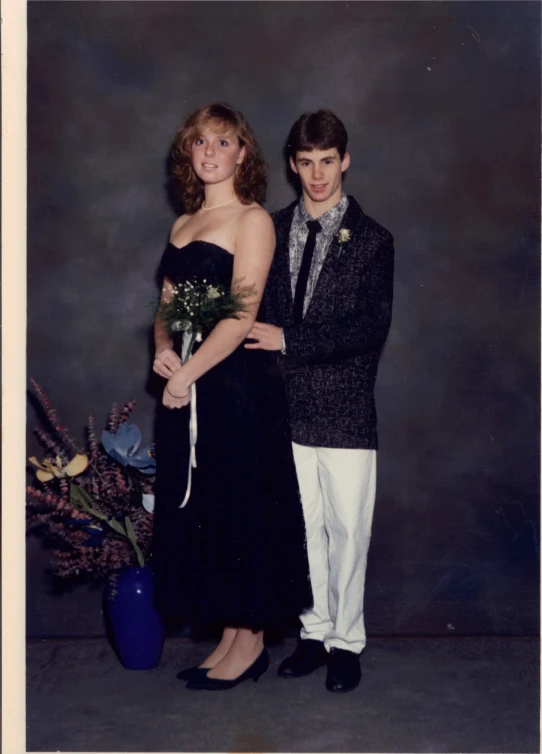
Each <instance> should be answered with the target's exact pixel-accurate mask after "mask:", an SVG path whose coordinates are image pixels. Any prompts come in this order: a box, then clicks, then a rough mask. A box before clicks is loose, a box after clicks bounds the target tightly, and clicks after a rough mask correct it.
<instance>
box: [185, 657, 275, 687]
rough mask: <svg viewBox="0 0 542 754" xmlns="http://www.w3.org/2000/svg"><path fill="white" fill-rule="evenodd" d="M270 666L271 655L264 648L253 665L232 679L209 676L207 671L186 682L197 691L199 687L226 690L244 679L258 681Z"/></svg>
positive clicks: (187, 685)
mask: <svg viewBox="0 0 542 754" xmlns="http://www.w3.org/2000/svg"><path fill="white" fill-rule="evenodd" d="M268 667H269V655H268V653H267V649H264V650H263V651H262V653H261V654H260V655H259V656H258V658H257V659H256V660H255V661H254V662H253V663H252V665H251V666H250V667H249V668H247V669H246V670H245V672H244V673H241V675H239V676H237V678H234V679H233V680H231V681H226V680H223V679H222V678H209V676H208V675H207V671H206V672H205V675H201V676H199V677H198V678H194V679H193V680H191V681H189V682H188V683H187V684H186V688H187V689H192V690H193V691H197V690H199V689H202V690H206V691H225V690H226V689H232V688H233V687H234V686H237V684H239V683H241V682H242V681H247V680H248V679H249V678H252V680H253V681H257V680H258V678H259V677H260V676H261V675H263V674H264V673H265V671H266V670H267V668H268Z"/></svg>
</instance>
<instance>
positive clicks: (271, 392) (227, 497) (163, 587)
mask: <svg viewBox="0 0 542 754" xmlns="http://www.w3.org/2000/svg"><path fill="white" fill-rule="evenodd" d="M161 264H162V268H161V273H162V275H163V276H166V277H167V278H168V279H170V280H171V281H172V282H179V281H181V280H186V279H190V280H192V279H194V277H196V278H198V279H204V278H205V279H206V280H207V282H210V283H222V284H223V285H225V286H226V287H227V288H228V289H229V287H230V285H231V280H232V272H233V255H232V254H230V253H229V252H227V251H226V250H225V249H223V248H222V247H220V246H217V245H216V244H213V243H208V242H205V241H193V242H192V243H190V244H188V245H187V246H184V247H183V248H182V249H178V248H177V247H175V246H173V245H172V244H169V245H168V247H167V249H166V251H165V252H164V255H163V257H162V263H161ZM176 350H177V352H178V353H180V343H179V344H178V346H177V347H176ZM196 390H197V415H198V439H197V445H196V458H197V467H196V468H194V469H193V470H192V490H191V494H190V498H189V500H188V502H187V504H186V506H185V507H184V508H182V509H181V508H179V505H180V504H181V502H182V500H183V497H184V494H185V490H186V484H187V476H188V458H189V433H188V421H189V408H188V407H185V408H182V409H175V410H170V409H166V408H165V407H164V406H163V405H160V406H159V408H158V415H157V423H156V462H157V479H156V502H155V529H154V548H153V552H154V554H153V563H154V565H153V569H154V576H155V600H156V606H157V607H158V609H159V610H160V611H161V612H162V614H163V615H164V616H165V617H166V618H174V619H181V620H187V621H190V622H195V623H200V624H217V623H219V624H221V625H230V626H242V627H248V628H252V629H255V630H256V629H261V628H264V627H266V626H271V625H275V626H276V625H280V624H281V623H284V622H285V621H287V620H288V619H292V618H294V617H295V616H297V615H299V613H300V612H301V611H302V610H303V609H305V608H307V607H310V606H311V604H312V595H311V589H310V580H309V568H308V561H307V553H306V542H305V526H304V522H303V514H302V509H301V501H300V497H299V491H298V485H297V477H296V472H295V466H294V460H293V456H292V448H291V443H290V434H289V425H288V415H287V405H286V398H285V394H284V388H283V384H282V380H281V377H280V374H279V372H278V367H277V363H276V355H274V354H273V353H271V352H268V351H260V350H258V351H250V350H247V349H245V348H244V347H243V346H242V345H241V346H240V347H239V348H237V349H236V350H235V351H234V352H233V353H232V354H231V355H230V356H228V357H227V358H226V359H224V361H222V362H221V363H220V364H217V365H216V366H215V367H213V368H212V369H211V370H210V371H209V372H207V373H206V374H205V375H203V376H202V377H201V378H200V379H199V380H198V381H197V383H196Z"/></svg>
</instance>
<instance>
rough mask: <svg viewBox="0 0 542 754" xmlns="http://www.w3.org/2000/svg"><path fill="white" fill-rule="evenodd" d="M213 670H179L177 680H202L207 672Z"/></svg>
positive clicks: (195, 668)
mask: <svg viewBox="0 0 542 754" xmlns="http://www.w3.org/2000/svg"><path fill="white" fill-rule="evenodd" d="M209 670H211V668H197V667H194V668H185V669H184V670H179V672H178V673H177V678H178V679H179V681H192V680H194V679H195V678H200V677H202V676H204V675H207V672H208V671H209Z"/></svg>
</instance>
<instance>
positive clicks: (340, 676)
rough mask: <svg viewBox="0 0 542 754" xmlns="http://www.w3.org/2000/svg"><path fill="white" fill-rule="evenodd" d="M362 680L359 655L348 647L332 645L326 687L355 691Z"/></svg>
mask: <svg viewBox="0 0 542 754" xmlns="http://www.w3.org/2000/svg"><path fill="white" fill-rule="evenodd" d="M360 680H361V668H360V666H359V655H357V654H355V653H354V652H349V651H348V650H347V649H338V648H337V647H332V649H331V651H330V653H329V665H328V669H327V678H326V689H327V690H328V691H337V692H339V693H345V692H346V691H353V690H354V689H355V688H356V686H357V685H358V684H359V682H360Z"/></svg>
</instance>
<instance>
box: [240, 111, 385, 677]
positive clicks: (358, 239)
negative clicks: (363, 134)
mask: <svg viewBox="0 0 542 754" xmlns="http://www.w3.org/2000/svg"><path fill="white" fill-rule="evenodd" d="M347 140H348V136H347V133H346V130H345V128H344V126H343V124H342V123H341V121H340V120H339V118H337V116H336V115H334V114H333V113H332V112H331V111H330V110H319V111H318V112H316V113H305V114H304V115H302V116H301V117H300V118H299V119H298V120H297V121H296V123H295V124H294V125H293V127H292V130H291V131H290V135H289V139H288V152H289V161H290V167H291V169H292V170H293V172H294V173H295V174H296V175H297V176H298V178H299V181H300V184H301V189H302V198H301V200H300V201H299V202H294V203H293V204H291V205H290V206H289V207H286V209H283V210H280V211H279V212H276V213H275V215H274V218H273V219H274V222H275V230H276V236H277V246H276V251H275V257H274V261H273V265H272V268H271V272H270V274H269V278H268V282H267V287H266V293H265V297H264V303H263V306H262V319H264V320H265V323H264V322H257V323H256V324H255V325H254V327H253V329H252V330H251V332H250V334H249V337H250V338H254V340H255V341H256V342H255V343H253V344H250V345H249V344H247V346H246V347H247V348H263V349H266V350H272V351H273V350H276V351H280V352H281V353H282V355H281V356H280V357H279V358H280V361H281V365H282V371H283V374H284V379H285V382H286V389H287V394H288V401H289V408H290V421H291V429H292V440H293V448H294V458H295V463H296V469H297V475H298V479H299V487H300V492H301V500H302V504H303V513H304V516H305V526H306V532H307V547H308V559H309V567H310V577H311V584H312V591H313V597H314V606H313V608H312V609H311V610H309V611H307V612H305V613H303V614H302V615H301V616H300V619H301V623H302V629H301V640H300V642H299V644H298V648H297V649H296V651H295V652H294V654H293V655H292V656H291V657H289V658H287V659H286V660H284V662H283V663H282V664H281V666H280V667H279V671H278V672H279V675H280V676H283V677H285V678H292V677H299V676H303V675H307V674H308V673H311V672H312V671H313V670H315V669H316V668H318V667H320V666H322V665H324V664H327V667H328V670H327V677H326V687H327V688H328V689H329V690H330V691H350V690H352V689H354V688H355V687H356V686H357V685H358V683H359V681H360V677H361V671H360V664H359V655H360V653H361V651H362V650H363V648H364V646H365V641H366V638H365V627H364V621H363V593H364V585H365V570H366V564H367V552H368V549H369V540H370V535H371V525H372V518H373V508H374V500H375V485H376V449H377V434H376V411H375V404H374V396H373V390H374V384H375V379H376V372H377V366H378V360H379V356H380V352H381V350H382V347H383V345H384V342H385V340H386V337H387V334H388V330H389V327H390V321H391V309H392V291H393V255H394V251H393V238H392V236H391V235H390V233H388V231H387V230H385V229H384V228H383V227H381V226H380V225H378V223H376V222H375V221H374V220H372V219H371V218H369V217H367V216H366V215H365V214H364V213H363V212H362V210H361V207H360V206H359V204H358V203H357V202H356V200H355V199H354V198H353V197H351V196H346V195H345V194H343V191H342V178H343V173H344V172H345V171H346V169H347V168H348V167H349V165H350V157H349V155H348V152H347V151H346V147H347Z"/></svg>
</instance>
